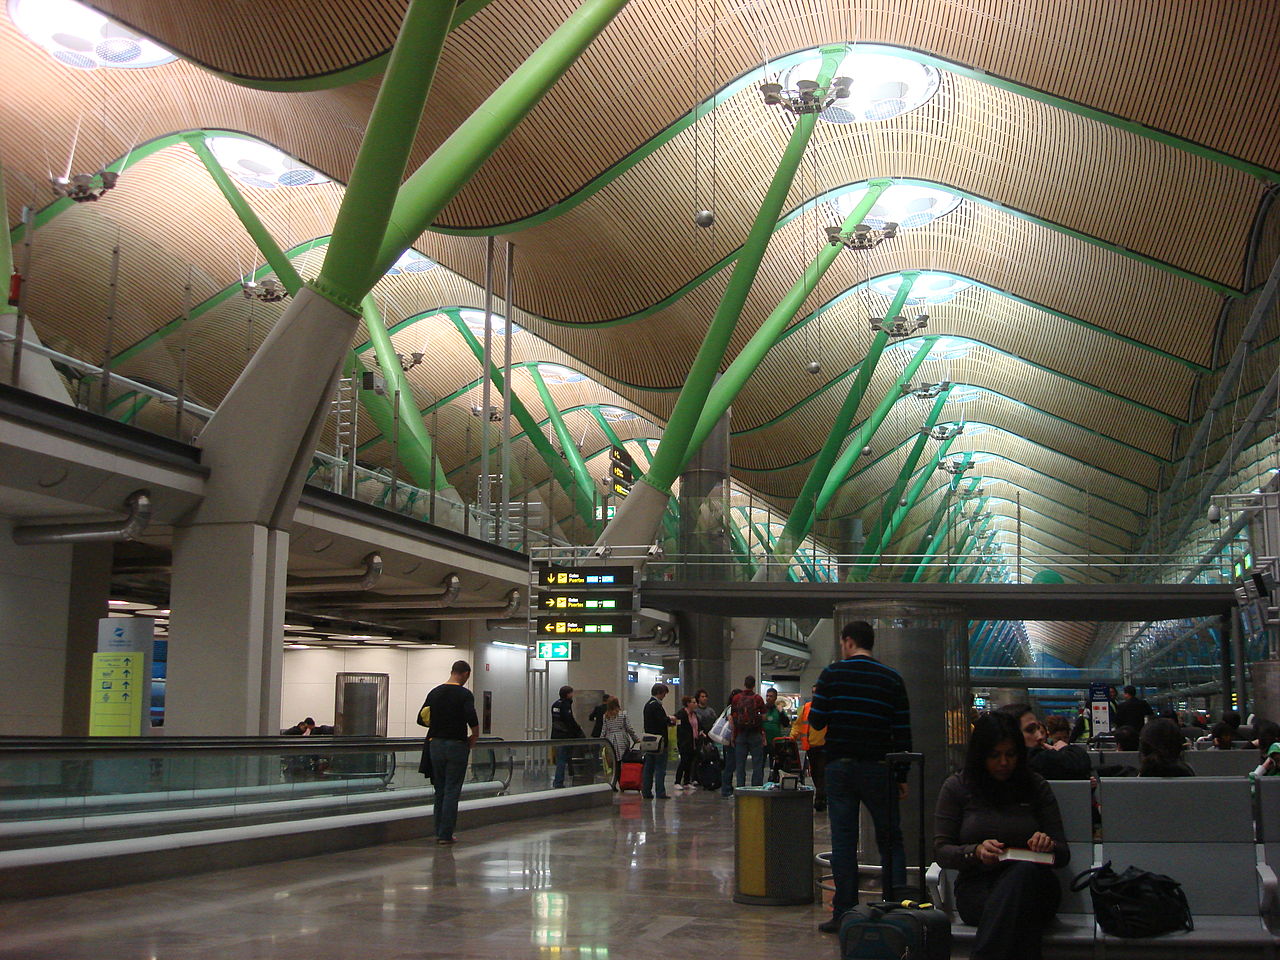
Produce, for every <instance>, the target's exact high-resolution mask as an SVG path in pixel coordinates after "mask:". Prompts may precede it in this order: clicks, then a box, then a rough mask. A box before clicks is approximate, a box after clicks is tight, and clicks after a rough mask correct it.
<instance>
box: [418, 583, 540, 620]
mask: <svg viewBox="0 0 1280 960" xmlns="http://www.w3.org/2000/svg"><path fill="white" fill-rule="evenodd" d="M523 604H524V597H523V595H522V594H521V593H520V590H519V588H516V589H514V590H512V591H511V592H510V593H508V594H507V597H506V601H505V602H504V603H502V604H500V605H499V604H493V603H472V604H468V603H456V604H454V605H453V606H451V607H450V608H449V609H448V610H439V611H437V610H431V611H428V612H427V614H426V616H424V617H416V618H414V619H418V620H509V619H511V618H512V617H514V616H515V615H516V614H517V613H518V612H519V611H520V608H521V606H522V605H523Z"/></svg>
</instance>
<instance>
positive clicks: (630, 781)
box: [618, 760, 644, 793]
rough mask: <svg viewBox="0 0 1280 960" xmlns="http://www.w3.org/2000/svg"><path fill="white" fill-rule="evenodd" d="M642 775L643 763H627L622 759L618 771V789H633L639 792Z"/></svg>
mask: <svg viewBox="0 0 1280 960" xmlns="http://www.w3.org/2000/svg"><path fill="white" fill-rule="evenodd" d="M643 775H644V764H643V763H628V762H627V761H625V760H624V761H623V762H622V768H621V769H620V770H619V771H618V789H619V790H635V791H636V792H637V793H639V792H640V783H641V780H642V778H643Z"/></svg>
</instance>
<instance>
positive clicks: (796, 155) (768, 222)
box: [639, 44, 847, 493]
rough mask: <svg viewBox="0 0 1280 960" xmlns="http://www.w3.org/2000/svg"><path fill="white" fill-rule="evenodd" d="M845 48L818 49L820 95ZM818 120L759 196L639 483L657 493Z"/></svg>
mask: <svg viewBox="0 0 1280 960" xmlns="http://www.w3.org/2000/svg"><path fill="white" fill-rule="evenodd" d="M846 49H847V48H846V47H845V46H844V45H843V44H840V45H837V46H829V47H823V48H822V67H821V68H820V69H819V71H818V80H817V83H818V88H819V89H823V90H825V89H826V88H827V86H828V85H829V84H830V83H831V79H832V77H833V76H834V75H835V71H836V68H837V67H838V66H839V65H840V61H841V60H842V59H844V56H845V53H846ZM817 120H818V116H817V114H814V113H807V114H803V115H801V116H800V117H799V118H798V119H797V120H796V125H795V128H794V129H793V130H792V132H791V138H790V140H789V141H788V142H787V146H786V149H785V150H784V151H783V153H782V159H781V160H780V161H779V163H778V169H777V170H776V171H775V172H774V175H773V179H772V180H771V181H770V183H769V189H768V190H767V191H766V193H765V197H764V201H763V202H762V203H761V204H760V210H759V212H758V213H757V214H756V218H755V222H754V223H753V224H752V225H751V231H750V233H749V234H748V235H747V241H746V243H744V244H743V246H742V252H741V254H740V255H739V257H738V261H737V263H736V264H734V268H733V274H732V276H731V277H730V278H729V282H728V284H727V285H726V286H725V291H724V295H723V297H722V298H721V300H720V305H719V307H717V309H716V312H715V316H714V317H713V318H712V320H711V324H710V326H709V327H708V329H707V333H706V336H705V337H704V338H703V341H702V345H701V346H700V347H699V348H698V354H697V356H696V357H695V358H694V361H693V366H692V367H691V368H690V370H689V373H688V376H687V377H686V378H685V382H684V387H683V388H682V389H681V391H680V396H679V397H678V398H677V399H676V403H675V407H674V408H673V409H672V411H671V416H670V417H669V418H668V420H667V427H666V429H665V430H664V431H663V436H662V442H661V443H660V444H659V446H658V453H657V456H655V457H654V459H653V465H652V467H651V468H650V470H649V472H648V473H647V474H645V477H644V479H643V480H641V481H639V482H640V483H645V484H648V485H649V486H651V487H653V488H654V489H655V490H657V491H658V492H659V493H667V492H668V491H670V489H671V485H672V483H674V482H675V479H676V477H677V476H679V474H680V471H681V470H682V469H683V468H684V464H685V462H686V459H687V453H688V450H689V439H690V437H691V436H692V435H693V431H694V429H695V428H696V427H697V425H698V419H699V417H700V416H701V413H702V410H703V408H704V407H705V406H706V405H707V396H708V394H709V393H710V391H711V387H712V384H713V383H714V381H715V375H716V371H717V370H718V369H719V368H720V364H721V362H722V361H723V360H724V355H725V350H726V349H728V346H729V341H730V339H731V338H732V336H733V331H734V328H735V327H736V325H737V322H738V317H739V316H740V315H741V313H742V307H743V304H744V303H745V302H746V299H747V294H748V293H749V292H750V290H751V285H752V283H753V282H754V281H755V278H756V274H757V272H758V271H759V269H760V262H761V260H763V258H764V254H765V249H766V248H767V247H768V245H769V239H770V237H772V236H773V230H774V225H775V224H776V223H777V222H778V216H779V214H780V213H781V212H782V205H783V204H784V203H785V202H786V199H787V194H788V193H789V192H790V190H791V186H792V184H793V183H794V182H795V176H796V172H797V171H798V170H799V169H800V163H801V161H802V160H803V159H804V154H805V149H806V148H807V147H808V145H809V139H810V138H811V137H812V135H813V128H814V124H816V123H817Z"/></svg>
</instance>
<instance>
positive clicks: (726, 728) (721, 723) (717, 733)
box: [707, 707, 733, 746]
mask: <svg viewBox="0 0 1280 960" xmlns="http://www.w3.org/2000/svg"><path fill="white" fill-rule="evenodd" d="M707 736H708V737H710V738H711V739H712V740H714V741H715V742H716V743H718V744H720V745H721V746H724V745H725V744H727V743H728V742H729V741H730V740H732V739H733V721H732V720H731V719H730V718H729V708H728V707H725V708H724V713H722V714H720V717H719V719H718V720H716V722H715V723H714V724H713V725H712V727H711V732H710V733H708V734H707Z"/></svg>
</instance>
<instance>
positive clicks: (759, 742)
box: [733, 730, 764, 787]
mask: <svg viewBox="0 0 1280 960" xmlns="http://www.w3.org/2000/svg"><path fill="white" fill-rule="evenodd" d="M733 752H734V765H735V766H736V767H737V768H738V769H737V774H738V786H740V787H745V786H746V785H747V756H748V754H749V755H750V756H751V758H752V760H753V761H754V763H753V766H752V767H751V785H752V786H753V787H762V786H764V734H763V733H761V732H760V731H759V730H756V731H754V732H752V731H749V730H748V731H746V732H744V733H740V734H737V735H735V737H734V740H733Z"/></svg>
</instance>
